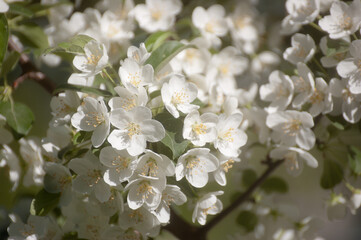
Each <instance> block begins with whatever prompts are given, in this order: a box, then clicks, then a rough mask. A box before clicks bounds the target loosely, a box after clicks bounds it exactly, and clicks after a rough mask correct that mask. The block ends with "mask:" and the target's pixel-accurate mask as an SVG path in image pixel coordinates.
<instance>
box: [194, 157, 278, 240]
mask: <svg viewBox="0 0 361 240" xmlns="http://www.w3.org/2000/svg"><path fill="white" fill-rule="evenodd" d="M283 162H284V160H277V161H275V162H268V163H267V165H268V168H267V169H266V170H265V171H264V173H263V174H262V175H261V176H260V177H259V178H258V179H257V180H256V181H255V182H254V183H253V184H252V185H251V186H250V187H249V188H248V189H247V190H246V192H244V193H243V194H242V195H241V196H239V197H238V198H237V199H236V200H235V201H234V202H233V203H232V204H231V205H230V206H228V207H227V208H226V209H224V210H223V211H222V212H221V213H220V214H218V215H216V216H215V217H214V218H213V219H211V220H210V221H209V222H208V223H207V224H206V225H205V226H203V227H201V228H200V229H199V230H198V231H197V233H196V235H197V236H202V238H200V239H206V236H207V232H208V231H209V230H211V229H212V228H213V227H214V226H215V225H217V224H218V223H219V222H221V221H222V220H223V219H224V218H225V217H227V216H228V215H229V214H230V213H231V212H233V211H234V210H236V209H237V208H238V207H239V206H240V205H241V204H242V203H243V202H245V201H246V200H248V199H249V198H250V197H251V195H252V193H253V191H254V190H256V188H257V187H259V186H260V185H261V184H262V183H263V182H264V181H265V180H266V179H267V178H268V176H269V175H270V174H271V173H272V172H273V171H274V170H275V169H277V168H278V167H279V166H280V165H281V164H282V163H283Z"/></svg>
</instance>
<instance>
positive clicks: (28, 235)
mask: <svg viewBox="0 0 361 240" xmlns="http://www.w3.org/2000/svg"><path fill="white" fill-rule="evenodd" d="M11 219H12V221H13V222H12V223H11V224H10V226H9V227H8V233H9V238H8V239H9V240H18V239H26V240H37V239H43V237H45V236H44V235H45V234H46V231H47V225H48V218H46V217H39V216H33V215H30V216H29V218H28V220H27V224H24V223H23V222H22V221H21V220H20V218H18V217H13V216H11Z"/></svg>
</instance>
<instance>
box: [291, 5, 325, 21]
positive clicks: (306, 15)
mask: <svg viewBox="0 0 361 240" xmlns="http://www.w3.org/2000/svg"><path fill="white" fill-rule="evenodd" d="M286 9H287V12H288V13H289V15H290V19H289V21H290V22H291V23H292V24H308V23H311V22H313V21H314V20H315V19H316V17H317V16H318V14H319V12H320V2H319V0H287V2H286Z"/></svg>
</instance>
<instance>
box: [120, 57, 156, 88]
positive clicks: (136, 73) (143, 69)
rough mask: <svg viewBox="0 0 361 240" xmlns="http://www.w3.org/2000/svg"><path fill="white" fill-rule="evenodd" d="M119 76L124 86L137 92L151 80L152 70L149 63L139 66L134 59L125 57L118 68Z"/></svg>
mask: <svg viewBox="0 0 361 240" xmlns="http://www.w3.org/2000/svg"><path fill="white" fill-rule="evenodd" d="M119 76H120V79H121V80H122V83H123V85H124V87H126V88H127V89H128V90H129V91H131V92H133V93H136V94H139V93H140V92H141V91H144V86H146V85H149V84H151V83H152V82H153V76H154V70H153V67H152V66H151V65H150V64H147V65H145V66H141V65H139V64H138V63H137V62H136V61H135V60H133V59H130V58H127V59H125V60H124V62H123V63H122V66H121V67H120V68H119Z"/></svg>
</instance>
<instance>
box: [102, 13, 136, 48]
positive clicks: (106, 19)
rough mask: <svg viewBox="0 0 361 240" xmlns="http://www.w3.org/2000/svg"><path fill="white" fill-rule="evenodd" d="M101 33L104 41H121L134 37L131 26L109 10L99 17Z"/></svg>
mask: <svg viewBox="0 0 361 240" xmlns="http://www.w3.org/2000/svg"><path fill="white" fill-rule="evenodd" d="M99 26H100V31H101V35H102V37H103V38H105V39H106V41H110V42H118V43H119V42H122V41H126V40H129V39H132V38H133V37H134V33H133V32H132V29H133V26H132V24H129V22H127V21H125V20H121V19H119V18H118V16H116V15H115V14H114V13H112V12H110V11H109V10H108V11H106V12H105V13H104V14H103V16H102V17H101V18H100V19H99Z"/></svg>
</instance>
